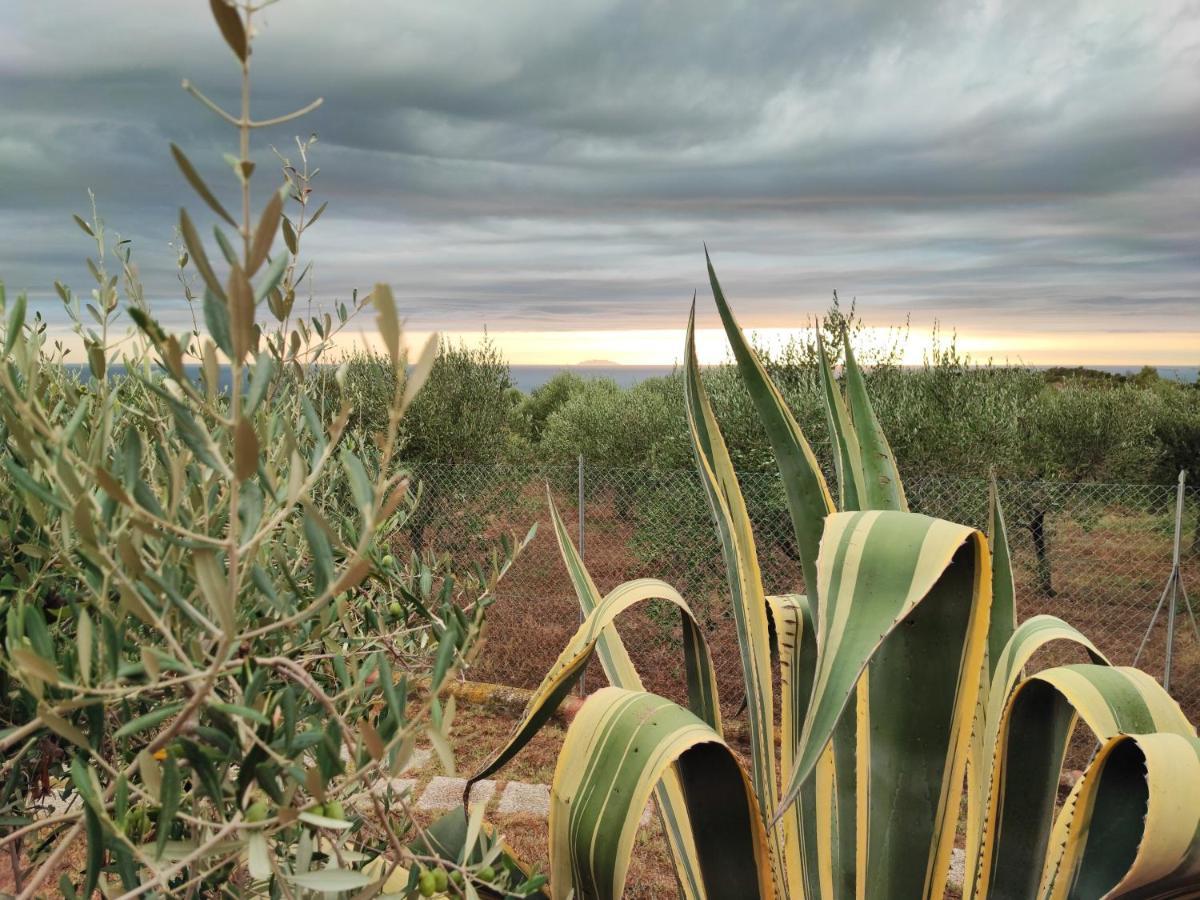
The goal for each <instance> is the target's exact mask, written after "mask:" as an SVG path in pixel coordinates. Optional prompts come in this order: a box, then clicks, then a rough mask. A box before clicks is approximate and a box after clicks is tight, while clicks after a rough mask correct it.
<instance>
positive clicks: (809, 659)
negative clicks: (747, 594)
mask: <svg viewBox="0 0 1200 900" xmlns="http://www.w3.org/2000/svg"><path fill="white" fill-rule="evenodd" d="M767 610H768V612H769V613H770V622H771V638H772V645H773V647H774V650H775V657H776V658H777V659H778V660H779V699H780V704H779V732H780V748H779V762H780V766H781V769H782V771H784V772H788V771H791V769H792V766H793V765H795V760H796V751H797V750H798V749H799V747H800V729H801V728H803V727H804V719H805V715H806V714H807V712H808V701H809V698H810V697H811V696H812V683H813V676H814V675H815V674H816V668H817V638H816V629H815V628H814V623H813V617H812V607H811V604H809V602H808V598H807V597H805V596H803V595H801V594H784V595H781V596H771V597H767ZM827 752H828V753H829V754H830V755H831V754H832V750H830V751H827ZM822 776H823V777H825V778H826V779H829V781H826V782H825V783H821V784H820V787H818V783H819V782H820V779H821V777H822ZM831 780H832V770H831V769H830V768H827V769H825V770H820V769H819V770H818V779H817V780H814V781H810V782H808V783H807V784H805V785H804V786H803V787H802V788H801V789H800V794H799V797H798V799H797V801H796V802H795V803H794V804H793V805H792V808H791V809H790V810H789V812H788V814H787V815H786V816H785V817H784V819H783V826H784V838H783V840H784V846H785V848H786V849H785V852H786V854H787V857H786V859H785V868H786V874H785V877H786V878H787V881H788V894H789V896H792V897H813V898H816V897H820V896H821V889H820V880H819V877H818V873H819V872H820V871H821V866H822V855H821V852H820V850H821V848H822V846H824V847H826V848H828V849H832V844H831V842H825V843H824V844H822V843H821V842H820V840H819V838H818V835H819V834H821V833H822V826H828V824H829V823H831V822H832V821H833V818H834V817H836V810H835V809H834V800H833V796H834V791H833V786H832V784H831V783H830V782H831ZM819 791H820V792H822V793H825V794H826V795H827V796H828V798H829V799H828V800H827V801H826V802H825V803H824V804H821V803H819V802H818V792H819ZM825 862H826V864H828V863H829V860H828V859H826V860H825Z"/></svg>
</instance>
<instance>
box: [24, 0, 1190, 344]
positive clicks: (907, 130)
mask: <svg viewBox="0 0 1200 900" xmlns="http://www.w3.org/2000/svg"><path fill="white" fill-rule="evenodd" d="M257 22H258V28H257V29H256V30H257V35H256V42H255V52H254V56H253V63H254V84H255V86H254V98H253V99H254V114H255V116H256V117H263V118H265V117H270V116H276V115H280V114H282V113H286V112H289V111H291V110H292V109H294V108H297V107H300V106H303V105H304V104H306V103H308V102H309V101H310V100H312V99H313V98H315V97H317V96H320V97H323V98H324V103H323V105H322V106H321V107H320V108H319V109H317V110H316V111H315V112H314V113H313V114H311V115H310V116H308V117H306V118H305V119H304V120H302V121H300V122H297V123H292V124H289V125H284V126H280V127H278V128H274V129H268V130H264V131H262V132H258V133H256V134H255V140H254V144H253V146H252V155H253V156H254V158H255V159H256V160H257V162H258V164H259V169H258V174H257V176H256V182H258V192H257V193H256V202H261V201H262V199H263V197H265V196H266V191H268V190H269V189H270V188H271V187H273V186H274V184H275V183H277V180H276V175H275V172H276V171H277V168H275V165H276V160H275V156H274V155H273V153H272V150H271V148H272V146H274V147H276V148H277V149H278V150H279V151H280V152H281V153H283V154H284V155H287V156H289V157H290V158H292V159H293V160H295V157H296V154H295V144H294V138H295V136H296V135H297V134H299V135H301V136H307V135H308V134H309V133H316V134H317V135H318V136H319V141H318V143H317V144H316V145H315V147H314V148H313V152H312V161H313V163H314V164H315V165H317V166H319V167H320V170H321V171H320V173H319V175H318V176H317V178H316V180H315V182H314V188H315V191H314V197H315V199H316V201H317V202H321V201H324V200H328V201H329V208H328V210H327V212H326V213H325V214H324V216H323V217H322V219H321V221H320V222H318V223H317V225H316V226H315V227H314V228H313V230H312V231H311V232H309V233H308V234H307V235H306V242H307V249H306V253H305V255H306V256H311V257H312V258H313V260H314V269H313V272H314V275H313V277H312V279H311V285H312V289H313V292H314V296H313V301H314V302H315V303H317V304H318V305H320V304H327V303H328V302H329V301H330V300H332V299H334V298H346V297H348V296H349V295H350V293H351V291H352V290H353V289H355V288H358V289H360V290H367V289H369V288H370V286H371V285H372V284H374V283H375V282H378V281H386V282H389V283H390V284H391V285H392V286H393V288H394V290H395V293H396V296H397V298H398V299H399V301H400V305H401V308H402V314H403V315H404V316H405V317H406V319H407V323H408V328H409V330H410V332H411V333H412V335H413V336H414V337H415V338H417V339H419V338H420V337H421V336H422V335H424V334H426V333H428V332H430V331H433V330H440V331H442V332H446V333H450V334H451V335H455V336H460V337H464V338H466V339H474V338H475V337H476V336H477V335H478V334H479V333H480V332H481V331H482V330H483V329H484V328H486V329H487V331H488V333H489V334H490V335H491V336H492V337H493V338H494V339H495V340H496V341H497V342H498V343H499V344H500V346H501V348H502V349H504V351H505V352H506V353H507V355H508V356H509V359H510V360H511V361H512V362H514V363H537V362H544V363H565V364H570V363H574V362H579V361H581V360H584V359H596V358H601V359H611V360H615V361H617V362H623V363H642V364H650V363H671V362H673V361H675V360H677V359H678V358H679V356H680V349H681V346H682V326H683V325H684V323H685V321H686V316H687V310H688V306H689V304H690V302H691V298H692V295H693V293H694V292H698V293H699V297H698V324H699V327H700V328H701V351H702V355H703V356H704V357H707V358H708V359H710V360H714V361H715V358H717V357H720V356H721V355H723V353H724V349H723V346H722V344H721V342H720V340H719V336H718V334H717V332H716V331H715V330H714V329H715V327H716V326H717V320H716V316H715V314H714V313H713V310H712V303H711V298H710V295H709V293H708V289H707V279H706V276H705V270H704V257H703V246H704V244H705V243H707V245H708V247H709V249H710V251H711V252H712V255H713V260H714V263H715V264H716V266H717V269H718V272H719V273H720V276H721V279H722V284H723V286H724V287H725V290H726V294H727V296H729V297H730V299H731V300H732V301H733V303H734V305H735V308H736V310H737V312H738V314H739V317H740V319H741V321H742V323H743V324H744V325H745V326H747V327H749V328H754V329H761V330H765V333H766V334H768V335H775V336H780V335H786V334H787V332H788V330H789V329H794V328H799V327H803V326H804V325H805V324H806V323H807V322H809V321H810V320H811V318H812V317H813V316H815V315H819V314H821V312H822V311H823V310H824V309H825V308H826V307H827V306H828V303H829V300H830V297H831V296H832V293H833V291H834V290H837V291H838V293H839V295H840V296H841V297H842V298H843V299H844V300H849V299H850V298H855V299H856V300H857V308H858V311H859V313H860V314H861V315H862V316H863V318H864V320H865V321H866V322H867V323H868V324H869V325H871V326H874V327H876V328H879V329H886V328H887V327H888V326H891V325H896V324H900V323H903V322H904V321H905V320H906V319H908V320H909V321H911V333H912V336H913V337H912V341H911V342H910V349H909V355H910V358H911V359H912V360H917V359H919V357H920V355H921V352H922V349H923V346H924V341H925V336H926V335H927V334H928V332H929V330H930V328H931V326H932V324H933V323H934V322H935V321H938V322H940V323H941V326H942V328H943V330H944V331H949V330H955V331H957V333H958V335H959V343H960V346H962V347H963V348H965V349H967V350H968V351H970V352H972V353H973V354H974V355H975V356H976V357H977V358H986V357H992V358H994V359H996V360H997V361H1006V360H1007V361H1011V362H1018V361H1020V362H1026V363H1033V364H1048V363H1090V364H1141V363H1154V364H1163V365H1171V364H1175V365H1196V364H1197V363H1198V362H1200V216H1198V215H1197V212H1198V210H1200V124H1198V123H1200V2H1197V0H1156V2H1154V3H1145V4H1143V3H1131V2H1128V0H1114V2H1103V0H1092V2H1080V3H1072V2H1053V0H1032V2H1024V0H1017V2H1006V3H1000V2H993V0H983V2H969V0H967V2H959V0H955V2H927V0H848V2H841V3H828V2H821V3H807V2H787V0H771V2H737V0H723V2H717V0H572V2H567V3H563V2H550V0H538V2H532V0H506V2H504V3H495V2H475V0H440V2H435V3H430V2H428V0H422V2H408V0H403V2H399V0H387V2H385V0H355V2H352V3H329V2H327V0H281V2H279V3H277V4H275V5H272V6H270V7H269V8H268V9H266V10H264V11H263V12H262V13H261V14H260V15H259V16H258V18H257ZM0 46H3V47H4V53H3V54H0V117H2V118H0V121H3V123H4V124H3V127H2V128H0V279H2V280H4V281H5V282H6V284H7V286H8V289H9V291H10V292H14V291H17V290H27V291H28V292H29V294H30V297H31V300H32V301H33V305H34V308H36V309H40V310H42V311H43V312H44V313H45V315H46V316H47V317H48V319H49V321H50V323H51V327H52V328H56V329H58V328H62V327H63V323H64V317H63V315H62V313H61V310H60V309H58V301H57V300H56V299H55V295H54V292H53V288H52V285H53V281H54V279H56V278H57V279H61V280H63V281H64V282H66V283H68V284H72V285H73V286H75V288H76V290H86V288H87V287H88V279H89V276H88V274H87V270H86V269H85V268H84V265H83V259H84V257H85V255H86V254H87V253H88V252H89V246H88V242H87V238H86V237H85V236H84V235H83V234H82V233H81V232H80V231H79V230H78V229H77V228H76V227H75V225H74V224H73V223H72V221H71V214H72V213H75V212H86V211H87V209H88V202H89V201H88V193H87V192H88V190H89V189H91V190H93V191H94V192H95V195H96V200H97V204H98V207H99V210H100V214H101V216H102V217H103V218H104V220H105V222H106V223H107V227H108V228H109V229H110V230H111V231H114V232H119V233H120V235H121V237H123V238H127V239H129V240H130V241H131V242H132V247H133V252H134V257H135V260H136V262H137V263H138V266H139V269H140V271H141V273H142V276H143V278H144V281H145V284H146V288H147V294H148V296H149V297H150V298H151V300H152V304H153V306H154V309H155V310H156V312H157V313H158V314H159V316H160V318H161V319H162V320H163V321H164V323H165V324H167V325H168V326H169V327H175V328H179V329H182V328H184V327H185V326H187V325H188V324H190V322H191V316H190V314H189V313H188V312H187V310H186V306H185V304H184V302H183V300H182V298H181V291H180V289H179V286H178V284H177V282H176V278H175V260H176V252H175V250H174V249H173V248H172V243H173V242H177V238H176V236H175V233H174V229H175V223H176V222H177V219H178V207H179V206H180V205H181V204H183V203H186V204H187V206H188V207H189V209H190V210H191V211H192V212H193V215H194V216H195V217H196V218H197V219H198V220H200V221H202V222H203V223H204V224H205V225H208V224H211V222H212V217H211V216H210V215H209V214H208V213H207V210H205V209H204V207H203V204H202V203H201V202H200V201H199V200H198V199H196V198H195V197H194V196H193V195H190V193H189V190H188V188H187V187H186V185H185V184H184V183H183V180H182V178H181V177H180V175H179V173H178V170H177V169H176V168H175V166H174V164H173V162H172V160H171V157H170V154H169V151H168V144H169V142H172V141H174V142H176V143H178V144H180V145H181V146H182V147H184V148H185V149H186V150H187V152H188V154H189V156H190V157H191V158H192V160H193V161H194V162H195V163H196V164H197V166H198V167H199V168H200V169H201V170H202V171H203V172H204V174H205V176H206V177H207V178H208V179H209V181H210V183H212V184H213V185H214V186H219V190H220V191H221V192H222V195H223V196H225V197H227V198H228V202H229V203H230V204H233V202H234V200H233V198H234V195H235V193H236V187H235V185H234V183H233V180H232V174H231V172H230V170H229V168H228V166H227V165H226V164H225V163H224V162H223V160H222V154H223V153H226V152H229V151H232V150H235V149H236V148H235V136H234V134H233V133H232V132H231V130H230V129H229V128H228V126H226V125H225V124H224V123H222V122H221V121H220V120H219V119H217V118H216V117H215V116H214V115H212V114H211V113H210V112H209V111H207V110H205V109H204V108H202V107H201V106H200V105H199V104H198V103H196V102H195V101H194V100H193V99H191V98H190V97H189V96H187V95H186V94H185V93H184V92H183V91H182V90H181V88H180V82H181V79H183V78H188V79H190V80H191V81H192V82H193V83H195V84H196V85H197V86H198V87H199V88H200V89H201V90H202V91H204V92H205V93H206V94H208V95H209V96H211V97H213V98H214V99H216V100H218V101H220V102H222V103H225V104H227V105H229V106H232V105H233V104H234V103H235V102H236V94H237V89H238V73H237V70H236V67H235V61H234V58H233V56H232V54H231V53H230V52H229V50H228V49H227V48H226V46H225V45H224V43H223V42H222V40H221V38H220V36H219V34H218V33H217V31H216V29H215V27H214V26H213V24H212V21H211V18H210V15H209V11H208V3H207V2H203V0H170V2H163V0H154V2H151V0H106V2H105V3H103V4H100V3H67V2H60V0H53V2H48V0H5V2H4V3H3V4H0ZM362 327H363V329H364V330H366V331H369V330H370V328H371V324H370V322H369V321H366V322H364V323H363V326H362ZM350 340H355V341H357V340H369V335H367V334H364V335H362V336H361V337H360V336H358V335H357V334H355V335H353V336H352V337H351V338H350Z"/></svg>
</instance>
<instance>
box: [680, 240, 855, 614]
mask: <svg viewBox="0 0 1200 900" xmlns="http://www.w3.org/2000/svg"><path fill="white" fill-rule="evenodd" d="M704 258H705V261H706V262H707V264H708V279H709V282H710V284H711V285H712V292H713V299H714V300H715V301H716V304H717V311H718V312H719V313H720V314H721V324H722V325H724V327H725V334H726V336H727V337H728V338H729V344H730V346H731V347H732V348H733V355H734V358H735V359H736V360H737V366H738V372H739V373H740V374H741V376H742V382H743V383H744V384H745V385H746V389H747V391H749V393H750V399H751V400H752V401H753V402H754V407H755V409H756V410H757V411H758V417H759V420H760V421H761V422H762V424H763V427H764V429H765V430H766V432H767V437H768V439H769V440H770V442H771V451H772V453H773V454H774V456H775V464H776V465H777V466H778V468H779V474H780V475H781V476H782V477H783V487H784V491H785V493H786V494H787V501H788V511H789V513H790V514H791V518H792V529H793V531H794V532H795V535H796V547H797V548H798V550H799V553H800V565H801V568H802V569H803V570H804V583H805V585H806V586H815V585H816V583H817V552H818V549H819V548H820V544H821V531H822V529H823V528H824V525H825V516H827V515H828V514H829V513H831V512H833V511H834V505H833V498H832V497H831V496H830V494H829V488H828V486H827V485H826V484H825V476H824V475H823V474H822V472H821V466H820V464H819V463H818V462H817V457H816V455H815V454H814V453H813V451H812V447H811V446H810V445H809V443H808V439H807V438H806V437H805V436H804V433H803V432H802V431H801V430H800V426H799V425H798V424H797V423H796V419H795V418H794V417H793V416H792V413H791V410H789V409H788V407H787V403H786V402H784V399H783V395H782V394H780V393H779V389H778V388H776V387H775V384H774V382H772V381H771V378H770V376H769V375H767V370H766V369H765V368H764V367H763V364H762V362H761V361H760V360H759V358H758V354H757V353H755V352H754V348H753V347H751V346H750V344H749V342H747V341H746V338H745V335H743V334H742V330H741V328H740V327H739V326H738V323H737V320H736V319H735V318H734V316H733V311H732V310H731V309H730V308H729V304H728V303H727V302H726V301H725V295H724V293H723V292H722V291H721V285H720V283H719V282H718V281H717V273H716V271H715V270H714V269H713V264H712V260H711V259H709V257H708V251H707V250H705V252H704ZM809 589H810V590H814V592H815V587H810V588H809Z"/></svg>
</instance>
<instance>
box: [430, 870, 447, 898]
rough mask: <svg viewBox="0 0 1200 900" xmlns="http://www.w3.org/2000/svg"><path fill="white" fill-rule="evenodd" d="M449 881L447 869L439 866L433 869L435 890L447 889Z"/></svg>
mask: <svg viewBox="0 0 1200 900" xmlns="http://www.w3.org/2000/svg"><path fill="white" fill-rule="evenodd" d="M449 883H450V878H449V876H447V875H446V870H445V869H441V868H438V869H434V870H433V887H434V889H435V890H437V891H438V892H441V891H444V890H446V885H447V884H449Z"/></svg>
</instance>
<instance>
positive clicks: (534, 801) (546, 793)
mask: <svg viewBox="0 0 1200 900" xmlns="http://www.w3.org/2000/svg"><path fill="white" fill-rule="evenodd" d="M496 812H497V813H499V814H500V815H502V816H511V815H528V816H537V817H539V818H543V819H544V818H546V817H548V816H549V815H550V785H548V784H526V783H525V782H523V781H510V782H509V783H508V786H507V787H505V788H504V793H503V794H501V795H500V802H499V804H497V806H496Z"/></svg>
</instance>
